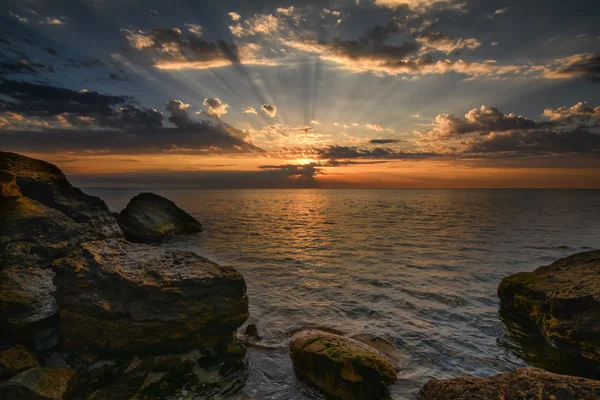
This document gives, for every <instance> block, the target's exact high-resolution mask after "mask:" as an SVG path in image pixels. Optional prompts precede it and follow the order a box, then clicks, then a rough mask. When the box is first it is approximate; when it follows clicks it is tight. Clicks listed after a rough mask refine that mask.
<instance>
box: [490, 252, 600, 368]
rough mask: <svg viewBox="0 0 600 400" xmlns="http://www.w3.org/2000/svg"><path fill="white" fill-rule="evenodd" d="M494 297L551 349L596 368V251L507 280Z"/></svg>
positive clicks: (599, 318)
mask: <svg viewBox="0 0 600 400" xmlns="http://www.w3.org/2000/svg"><path fill="white" fill-rule="evenodd" d="M498 296H499V297H500V301H501V306H502V307H503V310H504V311H507V312H510V313H512V314H514V315H518V316H520V317H521V318H523V319H525V320H528V321H530V322H532V323H533V324H534V325H535V327H537V329H538V330H539V331H540V332H541V334H542V335H543V336H544V337H545V338H546V339H547V340H548V341H549V342H550V343H551V344H552V345H553V346H555V347H556V348H558V349H560V350H562V351H563V352H565V353H566V354H568V355H570V356H573V357H576V358H579V359H581V360H583V361H585V362H588V363H590V364H591V365H594V366H595V368H597V369H598V368H600V250H595V251H589V252H585V253H579V254H575V255H572V256H570V257H566V258H563V259H560V260H558V261H556V262H554V263H553V264H551V265H548V266H544V267H540V268H538V269H536V270H535V271H533V272H521V273H518V274H515V275H512V276H509V277H508V278H505V279H503V280H502V282H501V283H500V286H499V287H498ZM534 329H535V328H534Z"/></svg>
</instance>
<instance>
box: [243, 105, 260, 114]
mask: <svg viewBox="0 0 600 400" xmlns="http://www.w3.org/2000/svg"><path fill="white" fill-rule="evenodd" d="M242 114H254V115H257V114H258V112H257V111H256V109H255V108H254V107H250V106H248V107H244V109H243V110H242Z"/></svg>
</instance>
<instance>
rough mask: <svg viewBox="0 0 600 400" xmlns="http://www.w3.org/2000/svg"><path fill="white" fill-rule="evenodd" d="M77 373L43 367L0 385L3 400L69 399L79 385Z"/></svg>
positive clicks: (0, 396) (67, 369)
mask: <svg viewBox="0 0 600 400" xmlns="http://www.w3.org/2000/svg"><path fill="white" fill-rule="evenodd" d="M77 377H78V375H77V372H76V371H75V370H74V369H72V368H66V367H41V368H33V369H29V370H27V371H25V372H21V373H20V374H18V375H15V376H14V377H12V378H11V379H9V380H8V381H6V382H4V383H2V384H1V385H0V398H2V399H3V400H62V399H69V398H70V395H71V393H72V391H73V389H74V387H75V385H76V383H77Z"/></svg>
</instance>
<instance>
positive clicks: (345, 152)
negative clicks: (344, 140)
mask: <svg viewBox="0 0 600 400" xmlns="http://www.w3.org/2000/svg"><path fill="white" fill-rule="evenodd" d="M315 152H316V156H317V157H318V158H319V159H325V160H337V159H355V158H367V159H369V158H371V159H372V158H387V159H399V160H404V159H416V160H418V159H424V158H431V157H436V156H437V154H435V153H405V152H402V151H395V150H392V149H386V148H383V147H375V148H373V149H361V148H358V147H350V146H337V145H333V146H327V147H322V148H319V149H315Z"/></svg>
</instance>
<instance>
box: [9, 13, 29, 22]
mask: <svg viewBox="0 0 600 400" xmlns="http://www.w3.org/2000/svg"><path fill="white" fill-rule="evenodd" d="M8 14H9V15H10V16H11V17H13V18H16V19H17V20H18V21H19V22H21V23H23V24H26V23H28V22H29V20H28V19H27V18H25V17H21V16H19V15H18V14H15V13H13V12H12V11H9V12H8Z"/></svg>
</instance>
